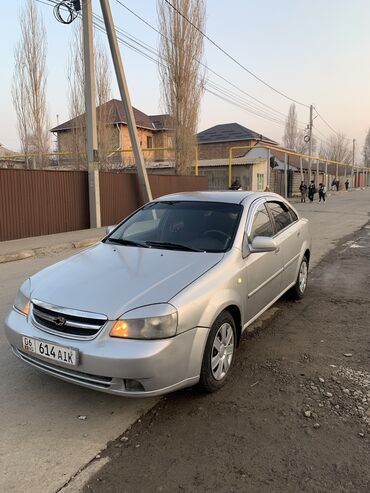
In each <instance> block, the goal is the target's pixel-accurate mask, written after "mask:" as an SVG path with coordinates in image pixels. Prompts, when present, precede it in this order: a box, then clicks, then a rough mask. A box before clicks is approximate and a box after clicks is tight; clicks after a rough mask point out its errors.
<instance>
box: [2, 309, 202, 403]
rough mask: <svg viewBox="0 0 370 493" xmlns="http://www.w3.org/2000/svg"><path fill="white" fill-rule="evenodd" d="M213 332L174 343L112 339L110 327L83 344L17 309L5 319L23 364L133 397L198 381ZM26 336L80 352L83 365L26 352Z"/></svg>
mask: <svg viewBox="0 0 370 493" xmlns="http://www.w3.org/2000/svg"><path fill="white" fill-rule="evenodd" d="M208 332H209V330H208V329H207V328H205V327H196V328H194V329H191V330H189V331H187V332H184V333H182V334H179V335H177V336H175V337H172V338H169V339H161V340H133V339H124V340H123V339H117V338H112V337H109V329H108V328H105V329H103V330H102V331H101V332H100V333H99V334H98V336H97V337H96V338H95V339H93V340H89V341H82V340H71V339H67V338H65V337H61V336H57V335H53V334H49V333H47V332H44V331H43V330H41V329H39V328H37V327H35V326H34V325H33V324H32V323H31V321H30V320H29V318H27V317H25V316H24V315H22V314H20V313H18V312H17V311H16V310H14V309H13V310H11V311H10V312H9V313H8V315H7V317H6V319H5V334H6V337H7V339H8V341H9V343H10V345H11V347H12V349H13V352H14V354H15V355H16V356H18V357H19V358H21V359H22V360H23V361H25V362H27V363H28V364H30V365H32V366H34V367H36V368H38V369H39V370H41V371H43V372H45V373H48V374H50V375H53V376H55V377H57V378H61V379H62V380H66V381H68V382H72V383H76V384H78V385H82V386H84V387H88V388H91V389H95V390H100V391H103V392H109V393H112V394H120V395H124V396H128V397H143V396H148V397H151V396H156V395H162V394H165V393H168V392H172V391H174V390H177V389H179V388H182V387H188V386H190V385H194V384H195V383H197V382H198V380H199V375H200V369H201V365H202V358H203V351H204V347H205V343H206V340H207V337H208ZM22 336H28V337H32V338H35V339H41V340H43V341H45V342H49V343H54V344H59V345H62V346H68V347H73V348H75V349H78V351H79V364H78V366H77V367H71V366H68V365H65V364H63V363H61V362H55V361H52V360H50V359H48V358H44V357H42V356H39V355H37V356H34V355H33V354H30V353H26V352H24V351H23V347H22ZM132 382H138V383H139V385H138V386H137V385H136V387H135V385H132ZM137 388H140V390H137Z"/></svg>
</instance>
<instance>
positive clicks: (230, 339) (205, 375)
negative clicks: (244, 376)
mask: <svg viewBox="0 0 370 493" xmlns="http://www.w3.org/2000/svg"><path fill="white" fill-rule="evenodd" d="M235 348H236V329H235V322H234V319H233V317H232V316H231V315H230V313H229V312H228V311H224V312H222V313H221V314H220V315H219V316H218V317H217V319H216V320H215V322H214V324H213V325H212V328H211V330H210V333H209V336H208V339H207V343H206V347H205V350H204V355H203V362H202V369H201V374H200V380H199V386H200V388H201V389H202V390H204V391H206V392H214V391H216V390H218V389H219V388H221V387H222V386H223V385H224V383H225V381H226V378H227V376H228V374H229V372H230V369H231V367H232V364H233V362H234V353H235Z"/></svg>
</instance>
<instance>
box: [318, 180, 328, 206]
mask: <svg viewBox="0 0 370 493" xmlns="http://www.w3.org/2000/svg"><path fill="white" fill-rule="evenodd" d="M325 196H326V187H325V185H324V184H323V183H319V202H321V200H322V201H323V202H325Z"/></svg>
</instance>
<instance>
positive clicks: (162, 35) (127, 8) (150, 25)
mask: <svg viewBox="0 0 370 493" xmlns="http://www.w3.org/2000/svg"><path fill="white" fill-rule="evenodd" d="M116 3H118V4H119V5H120V6H121V7H123V8H124V9H126V10H127V11H128V12H130V13H131V14H132V15H133V16H135V17H136V18H137V19H139V20H140V21H141V22H143V23H144V24H146V25H147V26H148V27H149V28H150V29H151V30H152V31H155V32H156V33H157V34H159V35H160V36H161V37H163V38H165V39H167V41H170V42H171V39H170V38H168V37H167V36H166V35H165V34H163V33H162V32H161V31H160V30H159V29H157V28H155V27H154V26H153V25H152V24H150V23H149V22H148V21H147V20H145V19H144V18H143V17H141V16H140V15H139V14H138V13H137V12H135V11H134V10H132V9H130V8H129V7H127V5H125V4H124V3H123V2H122V1H121V0H116ZM194 59H195V61H196V62H197V63H199V65H201V66H202V67H204V68H205V69H206V70H208V71H209V72H210V73H212V74H213V75H216V76H217V77H219V78H220V79H221V80H223V81H224V82H226V83H227V84H229V85H230V86H232V87H233V88H234V89H237V90H238V91H240V92H242V93H243V94H244V95H246V96H248V97H249V98H251V99H253V100H254V101H256V102H257V103H259V104H261V105H263V106H265V107H266V108H268V109H270V110H271V111H274V112H275V113H277V114H280V115H281V116H283V117H284V118H285V117H286V114H285V113H283V112H281V111H279V110H277V109H275V108H273V107H272V106H270V105H268V104H266V103H264V102H263V101H261V100H260V99H258V98H256V97H254V96H253V95H251V94H249V93H248V92H246V91H245V90H243V89H242V88H240V87H239V86H237V85H236V84H234V83H233V82H231V81H230V80H228V79H227V78H226V77H224V76H222V75H221V74H219V73H217V72H216V71H215V70H213V69H212V68H211V67H209V66H208V65H207V64H205V63H203V62H202V61H201V60H198V59H196V58H195V57H194Z"/></svg>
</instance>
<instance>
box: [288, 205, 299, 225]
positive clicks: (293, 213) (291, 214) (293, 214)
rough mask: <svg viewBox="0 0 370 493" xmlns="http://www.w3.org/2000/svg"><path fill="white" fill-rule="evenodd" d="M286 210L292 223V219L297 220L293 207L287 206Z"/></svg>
mask: <svg viewBox="0 0 370 493" xmlns="http://www.w3.org/2000/svg"><path fill="white" fill-rule="evenodd" d="M288 210H289V214H290V217H291V218H292V222H293V223H294V221H298V216H297V214H296V213H295V212H294V211H293V209H291V208H290V207H288Z"/></svg>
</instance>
